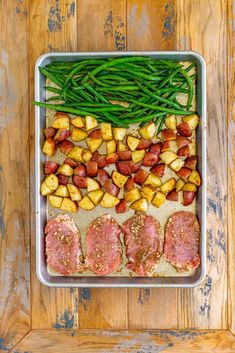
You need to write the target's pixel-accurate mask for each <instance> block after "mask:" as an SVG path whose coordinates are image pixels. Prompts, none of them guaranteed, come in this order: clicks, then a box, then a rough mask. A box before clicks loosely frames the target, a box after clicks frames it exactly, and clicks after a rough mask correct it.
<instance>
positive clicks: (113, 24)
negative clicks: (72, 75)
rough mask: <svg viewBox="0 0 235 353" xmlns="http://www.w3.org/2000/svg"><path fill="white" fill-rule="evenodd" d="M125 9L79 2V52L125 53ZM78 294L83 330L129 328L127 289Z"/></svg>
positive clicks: (106, 1)
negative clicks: (108, 51) (106, 51)
mask: <svg viewBox="0 0 235 353" xmlns="http://www.w3.org/2000/svg"><path fill="white" fill-rule="evenodd" d="M125 5H126V1H125V0H103V1H100V0H79V2H78V9H77V14H78V22H77V26H78V50H79V51H105V50H125V49H126V7H125ZM88 24H89V25H88ZM90 24H92V25H90ZM79 292H80V294H79V307H78V308H79V310H78V311H79V327H80V328H102V329H103V328H116V329H118V328H119V329H120V328H123V329H124V328H127V290H126V289H118V288H112V289H111V288H109V289H81V290H80V291H79Z"/></svg>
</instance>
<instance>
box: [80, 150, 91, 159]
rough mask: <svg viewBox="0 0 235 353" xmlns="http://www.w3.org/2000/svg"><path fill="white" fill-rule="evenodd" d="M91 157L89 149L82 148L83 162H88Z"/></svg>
mask: <svg viewBox="0 0 235 353" xmlns="http://www.w3.org/2000/svg"><path fill="white" fill-rule="evenodd" d="M91 158H92V154H91V152H90V151H89V150H87V149H84V150H83V151H82V159H83V161H84V162H89V161H90V160H91Z"/></svg>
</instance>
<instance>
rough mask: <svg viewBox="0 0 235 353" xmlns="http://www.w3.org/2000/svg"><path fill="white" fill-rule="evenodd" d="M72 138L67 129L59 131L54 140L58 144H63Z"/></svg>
mask: <svg viewBox="0 0 235 353" xmlns="http://www.w3.org/2000/svg"><path fill="white" fill-rule="evenodd" d="M69 136H70V131H69V130H67V129H61V130H58V131H57V133H56V135H55V137H54V139H55V141H56V142H61V141H64V140H66V139H67V138H68V137H69Z"/></svg>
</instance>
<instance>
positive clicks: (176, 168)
mask: <svg viewBox="0 0 235 353" xmlns="http://www.w3.org/2000/svg"><path fill="white" fill-rule="evenodd" d="M183 165H184V161H183V160H182V159H180V158H177V159H175V160H174V161H173V162H171V164H170V168H171V169H172V170H173V171H174V172H178V171H179V170H180V169H181V168H182V167H183Z"/></svg>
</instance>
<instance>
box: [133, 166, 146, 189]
mask: <svg viewBox="0 0 235 353" xmlns="http://www.w3.org/2000/svg"><path fill="white" fill-rule="evenodd" d="M148 174H149V173H148V172H147V171H146V170H143V169H140V170H139V171H138V172H137V173H136V175H135V176H134V182H135V183H136V184H139V185H142V184H144V182H145V180H146V179H147V177H148Z"/></svg>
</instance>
